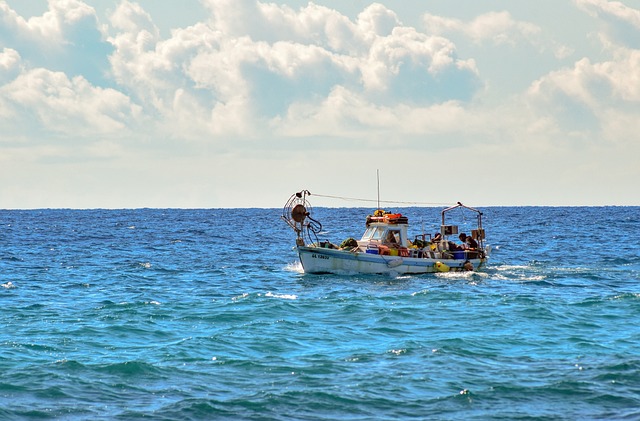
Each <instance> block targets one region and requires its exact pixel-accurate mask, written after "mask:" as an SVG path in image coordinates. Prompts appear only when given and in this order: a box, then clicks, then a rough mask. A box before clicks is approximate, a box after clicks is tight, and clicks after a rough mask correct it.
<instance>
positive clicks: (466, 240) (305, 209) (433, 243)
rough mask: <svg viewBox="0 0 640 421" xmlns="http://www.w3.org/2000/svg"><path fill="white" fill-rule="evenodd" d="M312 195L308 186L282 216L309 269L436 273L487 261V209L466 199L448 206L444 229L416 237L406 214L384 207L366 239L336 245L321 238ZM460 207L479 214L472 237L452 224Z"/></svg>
mask: <svg viewBox="0 0 640 421" xmlns="http://www.w3.org/2000/svg"><path fill="white" fill-rule="evenodd" d="M309 196H311V193H310V192H309V191H308V190H302V191H300V192H297V193H295V194H293V195H292V196H291V197H290V198H289V200H288V201H287V203H286V204H285V206H284V209H283V213H282V219H284V221H285V222H286V223H287V224H288V225H289V227H291V228H292V229H293V231H294V232H295V234H296V240H295V241H296V242H295V244H296V250H297V252H298V256H299V258H300V262H301V263H302V267H303V270H304V272H305V273H334V274H350V273H370V274H378V273H397V274H411V273H435V272H450V271H475V270H478V269H481V268H482V267H483V266H484V265H485V264H486V261H487V258H488V252H489V248H488V246H487V245H486V244H485V231H484V228H483V227H482V212H481V211H479V210H477V209H474V208H471V207H469V206H465V205H463V204H462V203H460V202H458V203H457V204H455V205H453V206H450V207H447V208H446V209H443V210H442V213H441V214H442V220H441V224H440V230H439V231H438V232H436V233H434V234H433V235H432V234H430V233H429V234H428V233H424V232H422V233H420V234H418V235H415V236H414V237H413V239H410V238H409V220H408V218H407V217H406V216H404V215H402V214H401V213H392V212H387V211H384V210H382V209H380V207H379V206H378V209H376V210H375V211H374V212H373V213H372V214H370V215H367V217H366V229H365V231H364V234H363V235H362V237H361V238H360V240H356V239H354V238H347V239H345V240H344V241H343V242H342V243H341V244H340V245H336V244H334V243H332V242H330V241H328V240H327V241H320V240H319V238H318V235H319V234H320V233H321V232H322V224H321V223H320V221H318V220H316V219H314V218H313V216H312V208H311V204H310V203H309V200H308V198H309ZM456 209H462V210H464V211H470V212H471V213H472V214H473V215H475V217H476V223H475V228H473V229H472V230H471V231H470V235H469V236H467V235H466V234H465V233H460V234H458V228H459V226H458V225H453V224H450V223H449V222H450V221H449V220H448V219H450V218H448V217H451V216H452V215H453V214H452V213H451V212H452V211H453V210H456ZM454 236H455V237H454ZM451 237H454V238H455V239H456V240H458V241H461V242H462V244H459V243H457V242H456V241H454V240H451Z"/></svg>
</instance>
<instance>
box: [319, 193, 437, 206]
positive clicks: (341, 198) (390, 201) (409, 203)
mask: <svg viewBox="0 0 640 421" xmlns="http://www.w3.org/2000/svg"><path fill="white" fill-rule="evenodd" d="M312 196H317V197H326V198H329V199H339V200H348V201H353V202H379V203H387V204H400V205H437V206H447V205H449V203H439V202H403V201H399V200H380V201H378V200H376V199H358V198H355V197H344V196H331V195H327V194H317V193H312Z"/></svg>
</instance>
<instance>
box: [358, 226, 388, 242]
mask: <svg viewBox="0 0 640 421" xmlns="http://www.w3.org/2000/svg"><path fill="white" fill-rule="evenodd" d="M383 232H384V230H383V229H381V228H380V227H369V228H367V229H366V231H365V232H364V234H362V239H363V240H380V239H381V238H382V234H383Z"/></svg>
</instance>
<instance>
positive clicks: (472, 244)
mask: <svg viewBox="0 0 640 421" xmlns="http://www.w3.org/2000/svg"><path fill="white" fill-rule="evenodd" d="M458 238H459V239H460V241H462V248H463V249H466V250H475V249H477V248H478V242H477V241H476V240H474V239H473V237H469V236H467V234H465V233H464V232H463V233H462V234H460V235H459V236H458Z"/></svg>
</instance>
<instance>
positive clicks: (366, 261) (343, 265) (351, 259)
mask: <svg viewBox="0 0 640 421" xmlns="http://www.w3.org/2000/svg"><path fill="white" fill-rule="evenodd" d="M298 254H299V256H300V261H301V262H302V267H303V268H304V271H305V273H337V274H343V273H371V274H373V273H398V274H401V273H434V272H440V271H441V270H439V269H438V267H437V263H438V262H440V263H443V264H445V265H447V266H448V267H449V268H450V270H451V271H462V270H465V269H463V266H464V264H465V262H467V261H468V262H470V263H471V264H472V265H473V268H474V270H475V269H478V268H480V267H481V266H482V265H484V263H485V261H486V259H479V258H475V259H435V258H428V257H401V256H388V255H379V254H369V253H362V252H352V251H346V250H336V249H327V248H320V247H308V246H299V247H298Z"/></svg>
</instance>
